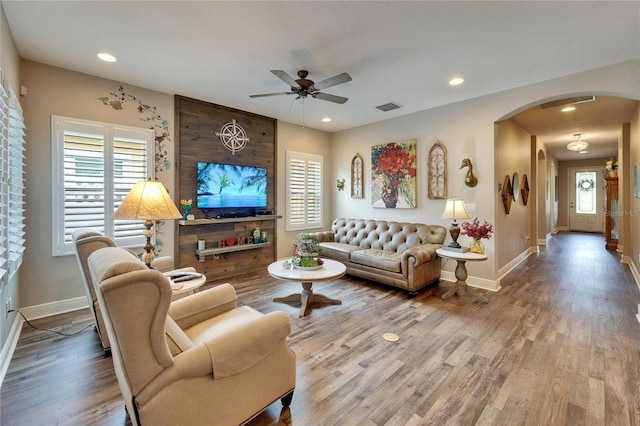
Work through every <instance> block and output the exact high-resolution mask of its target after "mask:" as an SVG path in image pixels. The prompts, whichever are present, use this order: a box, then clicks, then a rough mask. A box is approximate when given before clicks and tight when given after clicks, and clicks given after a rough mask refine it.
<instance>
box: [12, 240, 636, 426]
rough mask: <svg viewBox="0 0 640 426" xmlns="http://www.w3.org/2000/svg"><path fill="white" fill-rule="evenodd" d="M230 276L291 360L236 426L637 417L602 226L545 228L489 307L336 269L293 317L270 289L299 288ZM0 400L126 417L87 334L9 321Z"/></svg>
mask: <svg viewBox="0 0 640 426" xmlns="http://www.w3.org/2000/svg"><path fill="white" fill-rule="evenodd" d="M472 268H473V265H469V271H470V272H469V273H470V275H473V269H472ZM230 282H231V283H232V284H233V285H234V286H235V287H236V290H237V292H238V296H239V300H240V302H241V303H242V304H247V305H250V306H253V307H254V308H256V309H258V310H260V311H262V312H268V311H272V310H276V309H281V310H284V311H285V312H287V313H288V314H289V315H290V317H291V322H292V333H291V336H290V345H291V347H292V349H293V350H294V351H295V352H296V354H297V360H298V361H297V366H298V374H297V387H296V391H295V394H294V397H293V403H292V404H291V407H290V408H289V409H284V410H281V409H282V406H281V405H280V403H279V402H278V403H275V404H273V405H272V406H271V407H269V408H268V409H267V410H266V411H265V412H264V413H262V414H261V415H260V416H258V417H257V418H256V419H254V420H253V421H252V422H251V423H250V424H251V425H252V426H263V425H278V424H283V425H296V426H307V425H313V426H316V425H358V426H365V425H390V426H396V425H445V424H447V425H449V424H450V425H640V324H638V322H637V320H636V317H635V313H636V312H637V304H638V303H640V292H639V290H638V287H637V286H636V284H635V282H634V281H633V278H632V276H631V273H630V272H629V270H628V268H627V267H626V266H625V265H622V264H621V263H620V260H619V255H618V254H617V253H615V252H608V251H606V250H605V249H604V240H603V238H602V236H598V235H586V234H573V233H566V234H558V235H555V236H554V237H552V238H551V240H550V241H549V244H548V245H547V246H546V247H544V248H542V249H541V252H540V253H539V254H538V255H532V256H530V257H529V258H528V259H527V260H526V261H525V262H524V263H523V264H522V265H520V266H519V267H518V268H517V269H516V270H514V271H513V272H511V273H510V274H509V275H508V276H507V277H506V278H504V279H503V280H502V290H501V291H499V292H498V293H491V292H487V291H479V292H480V293H481V294H483V295H485V296H487V297H488V298H489V304H483V303H480V302H477V301H475V300H474V299H472V298H470V297H468V296H466V295H462V296H454V297H452V298H451V299H448V300H447V301H443V300H440V299H439V298H438V297H437V295H438V294H441V293H443V292H445V291H446V290H447V289H448V288H450V286H451V285H452V283H447V282H442V283H441V284H440V285H439V286H438V287H436V288H434V289H433V291H427V292H425V293H422V294H420V295H419V296H417V297H414V298H412V297H409V296H408V295H407V294H406V293H404V292H401V291H399V290H394V289H390V288H388V287H381V286H378V285H375V284H372V283H370V282H367V281H365V280H360V279H358V278H352V277H344V278H342V279H340V280H336V281H332V282H327V283H319V284H317V285H315V286H314V290H315V291H316V292H318V293H322V294H325V295H327V296H329V297H332V298H337V299H341V300H342V305H339V306H327V307H323V308H318V309H314V310H313V311H312V312H311V314H310V315H309V316H307V317H304V318H298V308H296V307H295V306H289V305H286V304H281V303H274V302H273V301H272V299H273V298H274V297H277V296H283V295H287V294H289V293H291V292H292V290H293V289H294V288H295V289H296V290H297V289H298V286H299V285H300V284H299V283H287V282H284V281H279V280H275V279H273V278H271V277H269V276H268V275H267V274H266V273H265V274H258V275H251V276H245V277H242V279H236V280H230ZM89 320H90V318H89V313H88V310H84V311H79V312H74V313H69V314H65V315H60V316H57V317H52V318H47V319H43V320H39V321H36V322H35V323H36V324H37V325H38V326H40V327H48V328H51V327H56V328H57V329H59V330H64V331H66V332H70V331H73V330H79V329H82V328H83V327H84V326H86V325H87V324H90V321H89ZM386 332H392V333H395V334H397V335H398V336H399V337H400V340H399V341H398V342H397V343H390V342H387V341H385V340H384V339H383V338H382V335H383V334H384V333H386ZM1 410H2V416H1V424H2V425H3V426H9V425H52V424H61V425H88V424H92V425H94V424H99V425H126V424H130V423H129V422H128V419H127V417H126V413H125V410H124V405H123V401H122V398H121V395H120V392H119V389H118V386H117V383H116V379H115V376H114V374H113V368H112V362H111V359H105V358H103V357H102V350H101V347H100V342H99V340H98V337H97V335H96V333H95V332H93V331H91V330H89V331H85V332H81V333H80V334H77V335H75V336H71V337H62V336H58V335H55V334H52V333H49V332H44V331H37V330H33V329H31V328H29V327H28V326H26V325H25V327H24V329H23V331H22V335H21V337H20V341H19V343H18V347H17V349H16V351H15V354H14V358H13V360H12V362H11V365H10V367H9V371H8V373H7V376H6V378H5V380H4V384H3V386H2V394H1Z"/></svg>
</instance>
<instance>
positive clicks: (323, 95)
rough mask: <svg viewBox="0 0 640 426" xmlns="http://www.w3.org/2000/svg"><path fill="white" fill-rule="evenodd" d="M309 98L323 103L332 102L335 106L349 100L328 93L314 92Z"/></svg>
mask: <svg viewBox="0 0 640 426" xmlns="http://www.w3.org/2000/svg"><path fill="white" fill-rule="evenodd" d="M311 96H312V97H314V98H317V99H322V100H323V101H329V102H334V103H336V104H343V103H345V102H347V101H348V100H349V98H343V97H342V96H337V95H330V94H328V93H320V92H316V93H314V94H313V95H311Z"/></svg>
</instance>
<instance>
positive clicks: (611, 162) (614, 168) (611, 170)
mask: <svg viewBox="0 0 640 426" xmlns="http://www.w3.org/2000/svg"><path fill="white" fill-rule="evenodd" d="M604 170H605V173H606V174H607V176H608V177H617V176H618V159H617V158H616V157H611V158H609V159H608V160H607V161H606V163H605V164H604Z"/></svg>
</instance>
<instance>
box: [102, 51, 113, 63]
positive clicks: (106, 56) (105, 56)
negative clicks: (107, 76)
mask: <svg viewBox="0 0 640 426" xmlns="http://www.w3.org/2000/svg"><path fill="white" fill-rule="evenodd" d="M98 58H100V59H102V60H103V61H105V62H115V61H117V59H116V57H115V56H113V55H110V54H108V53H106V52H102V53H98Z"/></svg>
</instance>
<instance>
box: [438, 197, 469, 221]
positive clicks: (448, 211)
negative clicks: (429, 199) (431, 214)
mask: <svg viewBox="0 0 640 426" xmlns="http://www.w3.org/2000/svg"><path fill="white" fill-rule="evenodd" d="M441 218H442V219H453V221H454V222H455V221H456V219H469V213H467V208H466V207H465V206H464V200H458V199H457V198H454V199H452V200H447V204H446V205H445V206H444V212H442V217H441Z"/></svg>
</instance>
